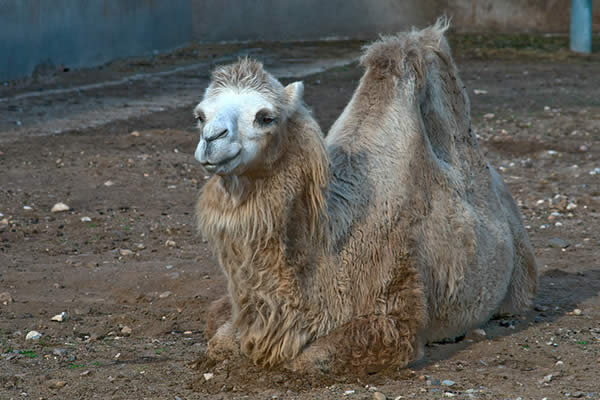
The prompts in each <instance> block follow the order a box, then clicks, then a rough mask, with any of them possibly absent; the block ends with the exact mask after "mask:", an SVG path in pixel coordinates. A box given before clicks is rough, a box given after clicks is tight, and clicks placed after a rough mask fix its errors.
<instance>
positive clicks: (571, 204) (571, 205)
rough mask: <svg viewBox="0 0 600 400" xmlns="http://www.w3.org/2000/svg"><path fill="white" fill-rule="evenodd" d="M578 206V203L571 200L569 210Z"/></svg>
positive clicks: (568, 205)
mask: <svg viewBox="0 0 600 400" xmlns="http://www.w3.org/2000/svg"><path fill="white" fill-rule="evenodd" d="M576 208H577V204H575V203H573V202H570V203H569V204H567V210H574V209H576Z"/></svg>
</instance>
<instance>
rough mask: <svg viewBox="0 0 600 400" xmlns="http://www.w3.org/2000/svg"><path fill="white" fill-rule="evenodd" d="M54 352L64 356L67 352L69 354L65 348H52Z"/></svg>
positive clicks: (56, 354)
mask: <svg viewBox="0 0 600 400" xmlns="http://www.w3.org/2000/svg"><path fill="white" fill-rule="evenodd" d="M52 354H54V355H55V356H59V357H62V356H64V355H65V354H67V350H65V349H54V350H52Z"/></svg>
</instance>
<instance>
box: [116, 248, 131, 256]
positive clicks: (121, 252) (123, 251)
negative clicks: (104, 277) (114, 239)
mask: <svg viewBox="0 0 600 400" xmlns="http://www.w3.org/2000/svg"><path fill="white" fill-rule="evenodd" d="M119 253H120V254H121V255H122V256H130V255H132V254H133V251H131V250H129V249H121V250H119Z"/></svg>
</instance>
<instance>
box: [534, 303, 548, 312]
mask: <svg viewBox="0 0 600 400" xmlns="http://www.w3.org/2000/svg"><path fill="white" fill-rule="evenodd" d="M533 309H534V310H535V311H539V312H545V311H548V307H546V306H543V305H541V304H536V306H535V307H534V308H533Z"/></svg>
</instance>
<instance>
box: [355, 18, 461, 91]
mask: <svg viewBox="0 0 600 400" xmlns="http://www.w3.org/2000/svg"><path fill="white" fill-rule="evenodd" d="M449 27H450V20H449V19H448V18H446V17H440V18H438V20H437V21H436V23H435V24H434V25H432V26H430V27H427V28H425V29H422V30H417V29H416V28H413V29H412V30H411V31H409V32H403V33H398V34H396V35H391V36H381V38H380V39H379V40H378V41H376V42H375V43H373V44H371V45H369V46H365V48H364V53H363V56H362V57H361V59H360V63H361V65H362V66H363V67H365V68H367V69H369V70H371V71H372V72H374V73H375V74H376V75H379V76H382V77H383V76H389V75H390V74H392V75H396V76H398V77H402V76H404V75H405V74H407V73H411V72H412V73H414V74H415V75H416V77H417V78H418V80H419V81H421V82H423V81H424V78H425V74H426V72H425V69H426V60H427V56H428V55H429V54H444V55H447V56H449V55H450V47H449V46H448V43H447V41H446V39H445V37H444V33H445V32H446V31H447V30H448V28H449ZM419 78H420V79H419Z"/></svg>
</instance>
